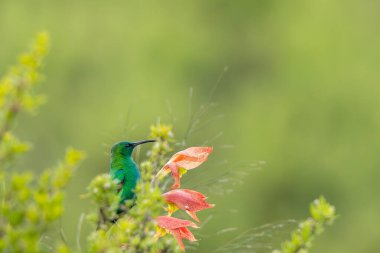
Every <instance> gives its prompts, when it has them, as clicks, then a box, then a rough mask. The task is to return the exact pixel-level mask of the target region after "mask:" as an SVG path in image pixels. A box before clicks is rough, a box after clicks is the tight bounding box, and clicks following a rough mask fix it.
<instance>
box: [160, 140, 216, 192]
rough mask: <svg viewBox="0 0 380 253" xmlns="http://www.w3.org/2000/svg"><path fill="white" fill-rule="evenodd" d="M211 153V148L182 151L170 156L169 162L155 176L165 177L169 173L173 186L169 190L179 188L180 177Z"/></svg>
mask: <svg viewBox="0 0 380 253" xmlns="http://www.w3.org/2000/svg"><path fill="white" fill-rule="evenodd" d="M211 152H212V147H190V148H188V149H185V150H182V151H180V152H178V153H176V154H174V155H173V156H172V158H170V160H169V161H168V162H167V163H166V164H165V165H164V167H162V169H161V170H160V171H159V172H158V174H157V176H165V175H167V174H168V173H169V172H171V174H172V177H173V179H174V184H173V185H172V187H171V189H177V188H179V187H180V185H181V183H180V177H181V176H182V175H183V174H185V173H186V171H187V170H191V169H194V168H196V167H198V166H199V165H201V164H202V163H203V162H204V161H206V160H207V157H208V155H209V154H210V153H211Z"/></svg>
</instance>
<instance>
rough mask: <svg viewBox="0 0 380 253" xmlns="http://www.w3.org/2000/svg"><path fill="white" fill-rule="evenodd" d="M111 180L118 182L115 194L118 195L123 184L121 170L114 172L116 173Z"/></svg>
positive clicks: (123, 178)
mask: <svg viewBox="0 0 380 253" xmlns="http://www.w3.org/2000/svg"><path fill="white" fill-rule="evenodd" d="M113 179H117V180H118V183H117V184H118V187H117V192H118V193H119V192H120V190H121V189H122V188H123V185H124V183H125V176H124V173H123V170H118V171H116V173H115V174H114V177H113Z"/></svg>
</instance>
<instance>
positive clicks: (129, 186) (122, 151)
mask: <svg viewBox="0 0 380 253" xmlns="http://www.w3.org/2000/svg"><path fill="white" fill-rule="evenodd" d="M154 141H155V140H145V141H138V142H128V141H122V142H119V143H116V144H115V145H114V146H113V147H112V150H111V162H110V175H111V178H112V179H115V180H117V181H118V184H119V189H118V195H119V197H120V207H119V209H118V211H117V212H118V213H121V212H123V211H125V210H126V208H125V202H126V201H127V200H133V199H134V198H135V192H134V191H135V189H136V185H137V182H138V181H139V179H140V177H141V175H140V171H139V168H138V166H137V164H136V163H135V162H134V161H133V158H132V153H133V149H134V148H135V147H136V146H137V145H140V144H143V143H147V142H154Z"/></svg>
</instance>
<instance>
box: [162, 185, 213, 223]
mask: <svg viewBox="0 0 380 253" xmlns="http://www.w3.org/2000/svg"><path fill="white" fill-rule="evenodd" d="M162 196H163V197H164V198H165V200H166V202H168V203H172V204H174V205H176V206H177V207H178V208H179V209H182V210H185V211H186V212H187V213H188V214H189V215H190V216H191V217H192V218H193V219H194V220H196V221H198V222H199V219H198V217H197V215H196V212H198V211H201V210H203V209H207V208H211V207H214V205H213V204H209V203H207V202H206V197H205V196H204V195H203V194H202V193H200V192H197V191H193V190H188V189H178V190H172V191H169V192H167V193H165V194H163V195H162Z"/></svg>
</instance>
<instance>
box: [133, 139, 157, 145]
mask: <svg viewBox="0 0 380 253" xmlns="http://www.w3.org/2000/svg"><path fill="white" fill-rule="evenodd" d="M148 142H156V140H143V141H136V142H133V145H134V146H138V145H140V144H144V143H148Z"/></svg>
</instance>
